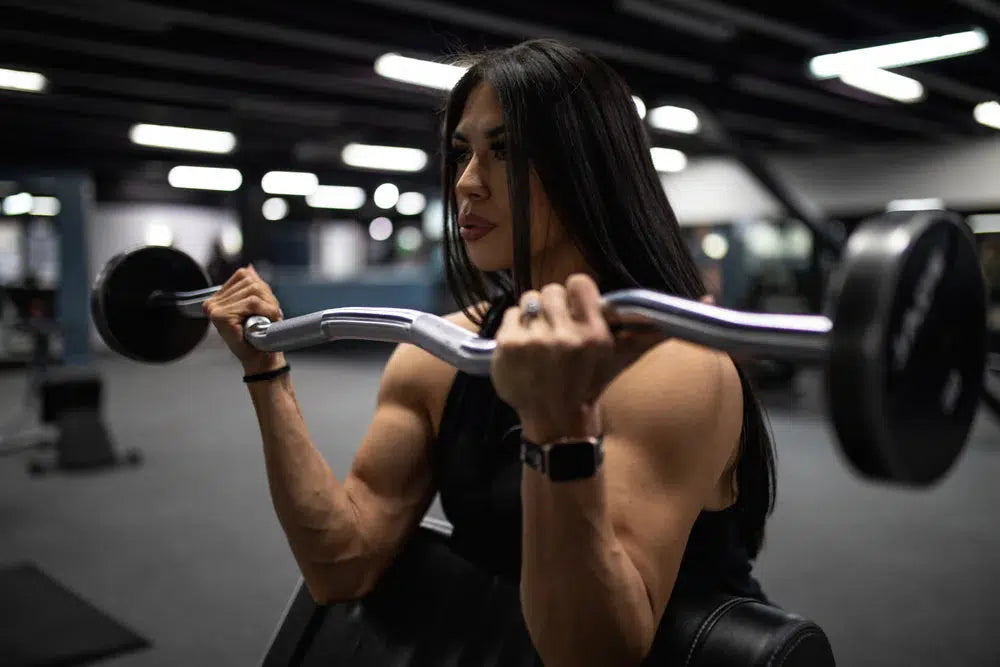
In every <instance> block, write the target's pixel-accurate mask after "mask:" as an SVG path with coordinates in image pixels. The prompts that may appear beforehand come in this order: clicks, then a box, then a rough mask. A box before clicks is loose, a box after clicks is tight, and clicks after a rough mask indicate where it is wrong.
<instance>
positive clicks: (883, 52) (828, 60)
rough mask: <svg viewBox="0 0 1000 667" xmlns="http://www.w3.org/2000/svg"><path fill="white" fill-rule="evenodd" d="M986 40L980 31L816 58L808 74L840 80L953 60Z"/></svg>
mask: <svg viewBox="0 0 1000 667" xmlns="http://www.w3.org/2000/svg"><path fill="white" fill-rule="evenodd" d="M987 44H989V37H988V36H987V35H986V32H985V31H983V30H982V29H980V28H974V29H973V30H967V31H965V32H958V33H953V34H950V35H940V36H937V37H925V38H923V39H913V40H909V41H905V42H896V43H894V44H883V45H881V46H872V47H868V48H865V49H854V50H852V51H842V52H840V53H828V54H826V55H822V56H816V57H815V58H813V59H811V60H810V61H809V72H810V73H811V74H812V75H813V76H814V77H815V78H817V79H829V78H832V77H835V76H840V74H841V73H842V72H846V71H848V70H852V69H854V68H856V67H866V68H886V67H888V68H892V67H905V66H907V65H916V64H918V63H927V62H931V61H934V60H943V59H945V58H954V57H955V56H961V55H965V54H967V53H973V52H975V51H981V50H982V49H985V48H986V46H987Z"/></svg>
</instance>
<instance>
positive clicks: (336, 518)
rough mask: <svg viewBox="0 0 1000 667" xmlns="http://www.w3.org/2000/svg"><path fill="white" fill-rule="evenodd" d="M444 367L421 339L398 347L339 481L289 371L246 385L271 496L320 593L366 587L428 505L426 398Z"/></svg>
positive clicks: (330, 595)
mask: <svg viewBox="0 0 1000 667" xmlns="http://www.w3.org/2000/svg"><path fill="white" fill-rule="evenodd" d="M447 372H448V370H447V368H446V365H444V362H441V361H439V360H437V359H435V358H434V357H432V356H431V355H429V354H428V353H426V352H424V351H423V350H420V349H419V348H416V347H414V346H412V345H400V346H398V347H397V348H396V350H395V352H394V353H393V355H392V357H391V358H390V360H389V362H388V364H387V365H386V368H385V371H384V373H383V376H382V381H381V384H380V388H379V394H378V399H377V405H376V409H375V414H374V416H373V418H372V422H371V425H370V426H369V429H368V431H367V433H366V435H365V437H364V439H363V440H362V442H361V446H360V447H359V449H358V452H357V454H356V455H355V458H354V462H353V465H352V468H351V470H350V472H349V473H348V475H347V476H346V478H345V479H344V482H343V483H341V482H340V481H338V479H337V477H336V476H335V475H334V472H333V471H332V470H331V469H330V467H329V466H328V465H327V463H326V461H325V460H324V458H323V456H322V454H321V453H320V452H319V451H318V450H317V449H316V447H315V445H314V444H313V441H312V439H311V438H310V436H309V433H308V430H307V428H306V424H305V421H304V420H303V417H302V413H301V411H300V410H299V406H298V403H297V401H296V399H295V392H294V390H293V387H292V383H291V380H290V376H284V377H282V378H281V379H280V380H277V381H275V382H270V383H262V384H251V385H249V389H250V393H251V397H252V399H253V403H254V407H255V408H256V411H257V416H258V421H259V423H260V429H261V435H262V438H263V443H264V458H265V463H266V466H267V476H268V484H269V487H270V491H271V498H272V502H273V504H274V508H275V511H276V514H277V516H278V519H279V521H280V522H281V525H282V528H283V529H284V531H285V535H286V537H287V539H288V543H289V546H290V547H291V549H292V553H293V554H294V556H295V559H296V562H297V563H298V566H299V569H300V570H301V572H302V575H303V578H304V580H305V583H306V586H307V587H308V589H309V591H310V593H311V595H312V596H313V598H314V599H315V600H316V601H317V602H320V603H326V602H332V601H336V600H346V599H353V598H357V597H361V596H363V595H364V594H365V593H367V592H368V591H369V590H370V589H371V588H372V586H374V584H375V582H376V581H377V580H378V577H379V576H380V575H381V573H382V571H383V570H384V569H385V567H386V566H387V565H388V564H389V563H390V562H391V560H392V558H393V557H394V556H395V554H396V552H397V551H398V549H399V547H400V546H401V545H402V543H403V542H404V540H405V538H406V536H407V535H408V534H409V532H410V531H411V530H412V529H413V528H414V527H415V526H416V525H417V523H418V522H419V520H420V518H421V516H422V515H423V513H424V512H425V511H426V509H427V507H428V506H429V505H430V502H431V500H432V498H433V489H432V484H431V473H430V462H429V458H428V448H429V446H430V442H431V439H432V437H433V431H434V425H433V422H432V419H431V415H430V414H429V411H428V407H427V406H428V400H427V399H428V393H431V392H435V391H440V390H441V387H440V385H441V384H442V382H444V381H445V380H446V379H447V378H448V377H449V376H448V375H447Z"/></svg>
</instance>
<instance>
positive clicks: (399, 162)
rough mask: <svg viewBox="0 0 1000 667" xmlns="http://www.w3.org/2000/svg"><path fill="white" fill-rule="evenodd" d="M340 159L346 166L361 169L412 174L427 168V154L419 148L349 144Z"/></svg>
mask: <svg viewBox="0 0 1000 667" xmlns="http://www.w3.org/2000/svg"><path fill="white" fill-rule="evenodd" d="M340 157H341V159H343V161H344V164H347V165H349V166H351V167H358V168H360V169H379V170H383V171H408V172H412V171H420V170H421V169H423V168H424V167H426V166H427V153H425V152H424V151H422V150H420V149H419V148H402V147H399V146H370V145H367V144H348V145H347V146H345V147H344V150H343V152H341V154H340Z"/></svg>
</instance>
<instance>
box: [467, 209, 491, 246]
mask: <svg viewBox="0 0 1000 667" xmlns="http://www.w3.org/2000/svg"><path fill="white" fill-rule="evenodd" d="M458 226H459V227H460V228H461V229H459V231H458V233H459V236H461V237H462V239H463V240H465V241H467V242H471V241H478V240H479V239H481V238H483V237H484V236H486V235H487V234H489V233H490V232H491V231H493V230H494V229H495V228H496V225H494V224H493V223H492V222H490V221H489V220H487V219H486V218H484V217H482V216H479V215H473V214H472V213H465V214H462V215H460V216H459V217H458Z"/></svg>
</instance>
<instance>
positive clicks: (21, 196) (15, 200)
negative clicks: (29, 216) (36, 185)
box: [3, 192, 33, 215]
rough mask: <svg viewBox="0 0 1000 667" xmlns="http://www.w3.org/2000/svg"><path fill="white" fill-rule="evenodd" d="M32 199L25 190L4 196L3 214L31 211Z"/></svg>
mask: <svg viewBox="0 0 1000 667" xmlns="http://www.w3.org/2000/svg"><path fill="white" fill-rule="evenodd" d="M32 200H33V197H32V196H31V194H30V193H27V192H19V193H17V194H16V195H10V196H7V197H4V199H3V214H4V215H25V214H26V213H31V203H32Z"/></svg>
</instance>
